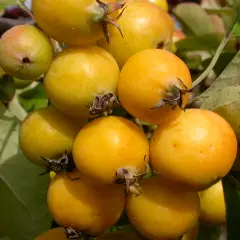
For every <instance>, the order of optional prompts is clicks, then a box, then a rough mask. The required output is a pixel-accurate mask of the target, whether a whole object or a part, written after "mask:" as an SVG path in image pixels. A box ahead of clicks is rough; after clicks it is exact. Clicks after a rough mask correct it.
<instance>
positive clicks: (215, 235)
mask: <svg viewBox="0 0 240 240" xmlns="http://www.w3.org/2000/svg"><path fill="white" fill-rule="evenodd" d="M220 235H221V228H220V227H219V226H205V225H202V224H201V225H200V226H199V232H198V237H197V239H196V240H219V237H220Z"/></svg>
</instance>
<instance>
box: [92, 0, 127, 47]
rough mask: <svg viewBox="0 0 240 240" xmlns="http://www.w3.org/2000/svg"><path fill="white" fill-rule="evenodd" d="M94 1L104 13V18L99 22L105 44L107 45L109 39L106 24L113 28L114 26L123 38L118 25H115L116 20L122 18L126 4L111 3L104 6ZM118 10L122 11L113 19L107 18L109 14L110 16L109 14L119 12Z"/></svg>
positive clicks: (98, 1) (100, 2)
mask: <svg viewBox="0 0 240 240" xmlns="http://www.w3.org/2000/svg"><path fill="white" fill-rule="evenodd" d="M96 1H97V3H98V4H99V6H100V7H101V8H102V9H103V11H104V17H103V19H102V20H101V21H102V29H103V33H104V36H105V38H106V41H107V43H109V39H110V34H109V31H108V24H112V25H113V26H115V27H116V28H117V29H118V31H119V32H120V34H121V35H122V37H123V33H122V30H121V28H120V26H119V24H117V20H118V19H119V18H120V17H121V16H122V14H123V12H124V10H125V9H126V6H125V5H126V3H125V2H124V3H121V2H113V3H108V4H106V3H104V2H102V1H100V0H96ZM120 9H122V10H121V12H120V13H119V15H118V16H117V17H116V18H115V19H110V18H109V17H108V15H109V14H111V13H113V12H115V11H117V10H120Z"/></svg>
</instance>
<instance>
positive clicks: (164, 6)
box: [148, 0, 168, 12]
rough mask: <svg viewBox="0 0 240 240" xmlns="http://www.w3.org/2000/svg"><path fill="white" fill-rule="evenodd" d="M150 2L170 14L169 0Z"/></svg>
mask: <svg viewBox="0 0 240 240" xmlns="http://www.w3.org/2000/svg"><path fill="white" fill-rule="evenodd" d="M148 1H149V2H152V3H154V4H155V5H157V6H158V7H160V8H162V9H163V10H165V11H166V12H168V2H167V0H148Z"/></svg>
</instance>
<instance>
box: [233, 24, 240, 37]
mask: <svg viewBox="0 0 240 240" xmlns="http://www.w3.org/2000/svg"><path fill="white" fill-rule="evenodd" d="M233 35H234V36H237V37H239V36H240V24H239V23H236V24H235V26H234V30H233Z"/></svg>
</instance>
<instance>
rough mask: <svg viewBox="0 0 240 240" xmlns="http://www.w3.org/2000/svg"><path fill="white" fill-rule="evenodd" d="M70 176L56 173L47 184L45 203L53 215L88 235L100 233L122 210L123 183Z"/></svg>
mask: <svg viewBox="0 0 240 240" xmlns="http://www.w3.org/2000/svg"><path fill="white" fill-rule="evenodd" d="M74 174H75V173H74ZM69 177H70V178H71V177H73V176H71V174H69V175H68V176H67V175H66V174H57V175H56V176H55V177H54V179H53V180H52V182H51V184H50V186H49V189H48V197H47V203H48V207H49V210H50V213H51V215H52V217H53V219H54V220H55V221H56V222H57V223H58V224H59V225H61V226H64V227H71V228H73V229H75V230H76V231H81V232H83V233H85V234H88V235H91V236H97V235H100V234H103V232H104V231H105V230H107V229H108V228H109V227H111V226H112V225H114V224H115V223H116V222H117V221H118V219H119V218H120V216H121V214H122V212H123V209H124V205H125V193H124V188H123V186H121V185H91V184H90V183H89V182H88V181H85V180H84V179H79V180H71V179H70V178H69ZM74 177H75V176H74Z"/></svg>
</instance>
